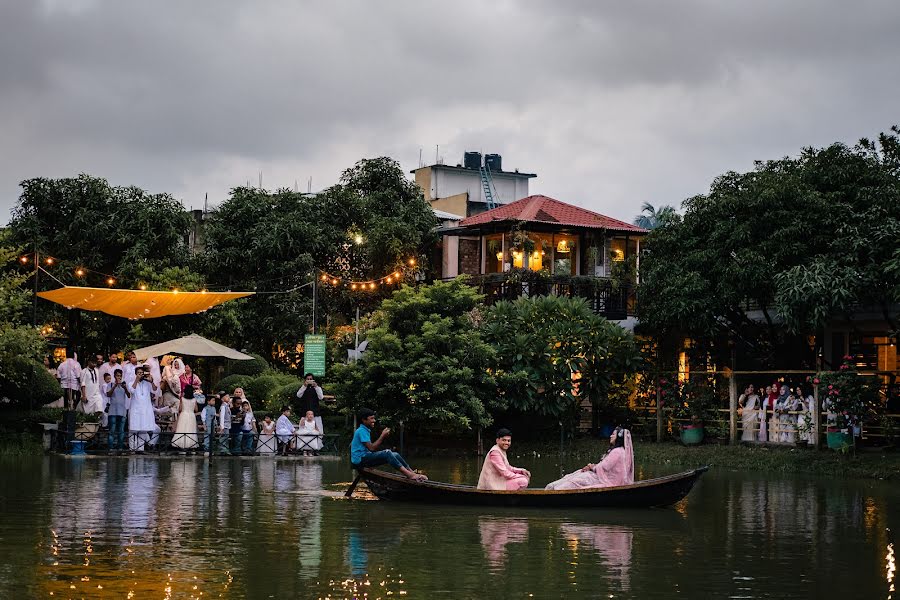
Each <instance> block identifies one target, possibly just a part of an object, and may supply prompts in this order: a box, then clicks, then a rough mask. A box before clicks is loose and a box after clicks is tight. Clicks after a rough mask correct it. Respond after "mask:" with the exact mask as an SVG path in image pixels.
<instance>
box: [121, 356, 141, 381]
mask: <svg viewBox="0 0 900 600" xmlns="http://www.w3.org/2000/svg"><path fill="white" fill-rule="evenodd" d="M139 366H140V365H138V359H137V355H136V354H135V353H134V352H129V353H128V354H127V355H126V357H125V364H124V365H122V380H123V381H124V382H125V385H127V386H128V387H129V388H131V386H132V384H133V383H134V372H135V370H136V369H137V368H138V367H139Z"/></svg>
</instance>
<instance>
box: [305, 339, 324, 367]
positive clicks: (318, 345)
mask: <svg viewBox="0 0 900 600" xmlns="http://www.w3.org/2000/svg"><path fill="white" fill-rule="evenodd" d="M303 372H304V373H312V374H313V375H315V376H316V377H324V376H325V336H324V335H322V334H317V335H312V334H307V335H306V337H305V338H304V340H303Z"/></svg>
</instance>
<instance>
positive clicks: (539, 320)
mask: <svg viewBox="0 0 900 600" xmlns="http://www.w3.org/2000/svg"><path fill="white" fill-rule="evenodd" d="M482 329H483V331H484V336H485V340H487V342H488V343H489V344H491V345H492V346H493V347H494V349H495V351H496V354H497V362H498V367H497V371H496V377H497V381H498V385H499V388H500V391H501V394H502V396H503V398H504V399H505V401H506V402H507V404H508V405H509V407H510V408H513V409H515V410H518V411H521V412H527V413H532V414H536V415H546V416H552V417H555V418H558V419H560V420H562V421H565V422H569V423H571V422H573V421H574V420H575V418H576V417H577V415H578V404H579V402H580V397H581V396H580V394H579V391H580V393H581V394H584V395H585V396H587V397H588V398H590V399H591V402H592V404H593V406H594V408H595V411H594V412H595V414H599V412H600V410H601V409H604V408H609V406H608V402H607V401H608V392H609V388H610V386H611V385H612V384H613V383H615V382H621V381H623V380H624V378H625V377H626V376H627V374H630V373H633V372H635V371H636V369H637V367H638V364H639V360H640V356H639V352H638V351H637V348H636V346H635V343H634V339H633V337H632V336H631V334H629V333H628V332H626V331H625V330H624V329H622V328H621V327H619V326H618V325H615V324H613V323H610V322H609V321H607V320H606V319H604V318H603V317H601V316H599V315H597V314H596V313H594V312H593V311H592V310H591V309H590V307H589V306H588V305H587V302H585V300H584V299H582V298H568V297H561V296H538V297H533V298H519V299H517V300H515V301H513V302H508V301H503V302H498V303H497V304H495V305H494V306H492V307H491V308H489V309H488V310H487V311H486V313H485V319H484V325H483V327H482ZM576 380H577V381H580V384H578V386H576V384H575V381H576Z"/></svg>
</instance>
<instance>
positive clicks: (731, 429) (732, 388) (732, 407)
mask: <svg viewBox="0 0 900 600" xmlns="http://www.w3.org/2000/svg"><path fill="white" fill-rule="evenodd" d="M728 401H729V406H728V435H729V437H728V439H729V442H730V443H731V444H732V445H734V444H737V439H738V435H737V410H738V395H737V379H736V378H735V376H734V371H732V372H731V374H730V375H729V376H728Z"/></svg>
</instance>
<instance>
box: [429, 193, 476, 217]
mask: <svg viewBox="0 0 900 600" xmlns="http://www.w3.org/2000/svg"><path fill="white" fill-rule="evenodd" d="M468 200H469V195H468V194H466V193H462V194H456V195H454V196H449V197H447V198H436V199H433V200H431V208H436V209H437V210H442V211H444V212H448V213H452V214H454V215H459V216H461V217H467V216H469V214H468V213H467V212H466V211H467V206H468V203H469V202H468Z"/></svg>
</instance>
